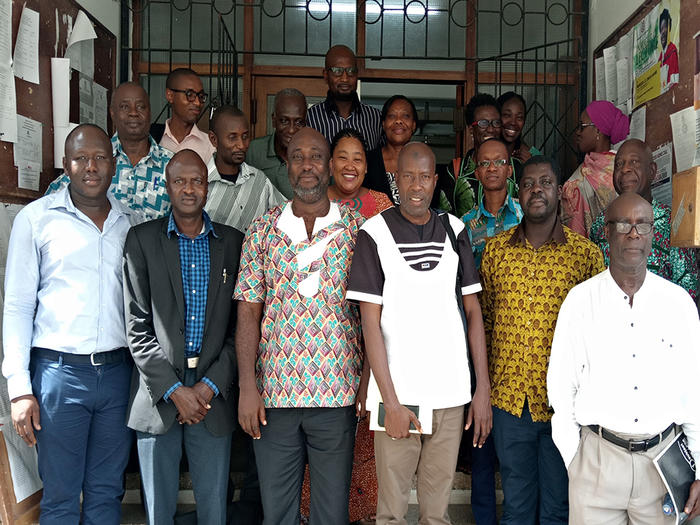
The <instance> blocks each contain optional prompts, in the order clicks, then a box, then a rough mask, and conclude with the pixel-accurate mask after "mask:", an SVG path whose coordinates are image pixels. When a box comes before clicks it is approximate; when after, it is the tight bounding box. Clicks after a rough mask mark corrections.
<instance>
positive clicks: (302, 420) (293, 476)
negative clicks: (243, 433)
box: [254, 406, 357, 525]
mask: <svg viewBox="0 0 700 525" xmlns="http://www.w3.org/2000/svg"><path fill="white" fill-rule="evenodd" d="M266 418H267V425H265V426H261V427H260V433H261V438H260V439H256V440H255V441H254V447H255V460H256V463H257V465H258V476H259V478H260V492H261V495H262V503H263V513H264V515H265V521H264V523H265V524H266V525H299V520H300V513H299V505H300V501H301V485H302V481H303V478H304V466H305V463H306V460H307V458H308V462H309V474H310V481H311V512H310V516H309V519H310V521H309V523H310V524H311V525H335V524H346V523H348V521H349V518H348V496H349V491H350V474H351V472H352V455H353V448H354V446H355V427H356V423H357V422H356V418H355V407H354V406H348V407H342V408H268V409H267V410H266Z"/></svg>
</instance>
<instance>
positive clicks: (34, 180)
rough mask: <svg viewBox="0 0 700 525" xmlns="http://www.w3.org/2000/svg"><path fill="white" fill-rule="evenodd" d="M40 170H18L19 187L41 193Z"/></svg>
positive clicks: (20, 168)
mask: <svg viewBox="0 0 700 525" xmlns="http://www.w3.org/2000/svg"><path fill="white" fill-rule="evenodd" d="M39 174H40V169H39V168H37V169H32V168H23V167H22V166H20V167H18V168H17V187H18V188H24V189H25V190H32V191H39Z"/></svg>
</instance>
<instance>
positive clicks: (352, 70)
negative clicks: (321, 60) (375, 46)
mask: <svg viewBox="0 0 700 525" xmlns="http://www.w3.org/2000/svg"><path fill="white" fill-rule="evenodd" d="M326 71H328V72H329V73H330V74H331V75H333V76H334V77H342V76H343V73H347V75H348V76H349V77H356V76H357V67H355V66H350V67H340V66H329V67H327V68H326Z"/></svg>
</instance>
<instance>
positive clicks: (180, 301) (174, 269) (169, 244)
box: [160, 221, 185, 319]
mask: <svg viewBox="0 0 700 525" xmlns="http://www.w3.org/2000/svg"><path fill="white" fill-rule="evenodd" d="M160 241H161V244H162V246H163V255H164V259H165V266H166V268H167V269H168V274H169V275H170V283H171V284H172V287H173V293H174V294H175V300H176V301H177V307H178V309H179V310H180V319H184V318H185V294H184V292H183V291H182V269H181V268H180V248H179V246H178V239H177V235H173V236H172V237H170V238H169V237H168V222H167V221H165V222H164V223H163V235H161V237H160Z"/></svg>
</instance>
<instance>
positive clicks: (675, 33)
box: [634, 0, 680, 107]
mask: <svg viewBox="0 0 700 525" xmlns="http://www.w3.org/2000/svg"><path fill="white" fill-rule="evenodd" d="M679 27H680V0H662V1H661V2H660V3H659V4H658V5H656V6H655V7H654V8H653V9H652V10H651V11H650V12H649V14H648V15H647V16H645V17H644V18H643V19H642V20H641V21H640V22H639V23H638V24H637V25H636V26H634V106H635V107H637V106H639V105H640V104H644V103H646V102H648V101H649V100H651V99H653V98H656V97H658V96H659V95H661V94H662V93H665V92H666V91H668V90H669V89H670V88H671V87H672V86H673V85H675V84H677V83H678V81H679V75H678V63H679V59H678V53H679V49H678V45H679V44H678V41H679V33H680V31H679Z"/></svg>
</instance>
